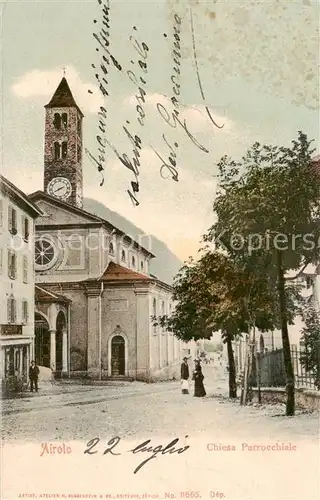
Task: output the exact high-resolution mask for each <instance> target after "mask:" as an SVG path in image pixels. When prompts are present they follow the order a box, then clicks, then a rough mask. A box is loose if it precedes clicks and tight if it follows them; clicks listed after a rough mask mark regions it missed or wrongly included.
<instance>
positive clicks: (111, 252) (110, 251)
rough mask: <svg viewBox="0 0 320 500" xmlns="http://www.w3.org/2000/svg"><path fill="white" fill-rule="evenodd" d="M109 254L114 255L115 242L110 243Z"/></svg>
mask: <svg viewBox="0 0 320 500" xmlns="http://www.w3.org/2000/svg"><path fill="white" fill-rule="evenodd" d="M109 254H110V255H114V246H113V243H112V242H111V243H110V245H109Z"/></svg>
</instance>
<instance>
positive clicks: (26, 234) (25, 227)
mask: <svg viewBox="0 0 320 500" xmlns="http://www.w3.org/2000/svg"><path fill="white" fill-rule="evenodd" d="M21 228H22V236H23V239H24V241H28V240H29V219H28V217H25V216H23V217H22V219H21Z"/></svg>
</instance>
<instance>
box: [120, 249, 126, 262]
mask: <svg viewBox="0 0 320 500" xmlns="http://www.w3.org/2000/svg"><path fill="white" fill-rule="evenodd" d="M121 260H122V262H125V261H126V252H125V251H124V250H122V252H121Z"/></svg>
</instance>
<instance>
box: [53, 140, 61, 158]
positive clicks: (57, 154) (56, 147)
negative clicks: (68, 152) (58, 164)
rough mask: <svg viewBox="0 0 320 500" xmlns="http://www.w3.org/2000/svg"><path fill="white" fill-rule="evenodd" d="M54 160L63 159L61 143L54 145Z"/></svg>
mask: <svg viewBox="0 0 320 500" xmlns="http://www.w3.org/2000/svg"><path fill="white" fill-rule="evenodd" d="M53 147H54V159H55V160H60V158H61V146H60V143H59V142H55V143H54V145H53Z"/></svg>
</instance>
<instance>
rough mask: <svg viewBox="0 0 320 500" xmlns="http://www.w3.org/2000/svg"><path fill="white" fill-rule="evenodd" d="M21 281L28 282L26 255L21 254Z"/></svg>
mask: <svg viewBox="0 0 320 500" xmlns="http://www.w3.org/2000/svg"><path fill="white" fill-rule="evenodd" d="M23 283H28V257H26V256H25V255H23Z"/></svg>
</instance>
